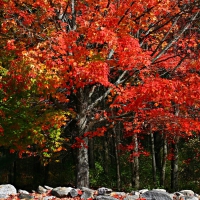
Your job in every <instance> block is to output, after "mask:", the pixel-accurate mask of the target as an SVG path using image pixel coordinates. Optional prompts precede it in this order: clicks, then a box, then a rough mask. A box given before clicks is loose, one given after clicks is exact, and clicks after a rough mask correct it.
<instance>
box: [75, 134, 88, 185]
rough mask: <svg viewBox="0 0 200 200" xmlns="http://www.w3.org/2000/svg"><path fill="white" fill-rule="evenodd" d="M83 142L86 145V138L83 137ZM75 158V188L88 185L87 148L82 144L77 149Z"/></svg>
mask: <svg viewBox="0 0 200 200" xmlns="http://www.w3.org/2000/svg"><path fill="white" fill-rule="evenodd" d="M84 142H85V145H88V138H84ZM77 160H78V163H77V184H76V185H77V188H81V187H89V163H88V148H87V147H85V146H84V145H82V147H81V148H79V149H78V158H77Z"/></svg>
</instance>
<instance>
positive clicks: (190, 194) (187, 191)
mask: <svg viewBox="0 0 200 200" xmlns="http://www.w3.org/2000/svg"><path fill="white" fill-rule="evenodd" d="M180 193H182V194H183V195H184V196H187V197H193V196H194V192H193V191H192V190H181V191H180Z"/></svg>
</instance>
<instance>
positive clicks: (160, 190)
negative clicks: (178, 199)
mask: <svg viewBox="0 0 200 200" xmlns="http://www.w3.org/2000/svg"><path fill="white" fill-rule="evenodd" d="M153 190H155V191H158V192H167V191H166V190H165V189H160V188H156V189H153Z"/></svg>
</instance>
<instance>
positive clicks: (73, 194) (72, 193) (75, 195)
mask: <svg viewBox="0 0 200 200" xmlns="http://www.w3.org/2000/svg"><path fill="white" fill-rule="evenodd" d="M69 193H70V195H71V197H77V196H78V190H77V189H75V188H72V189H71V190H70V192H69Z"/></svg>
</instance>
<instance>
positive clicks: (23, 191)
mask: <svg viewBox="0 0 200 200" xmlns="http://www.w3.org/2000/svg"><path fill="white" fill-rule="evenodd" d="M18 192H19V193H20V194H29V192H28V191H26V190H21V189H19V190H18Z"/></svg>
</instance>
